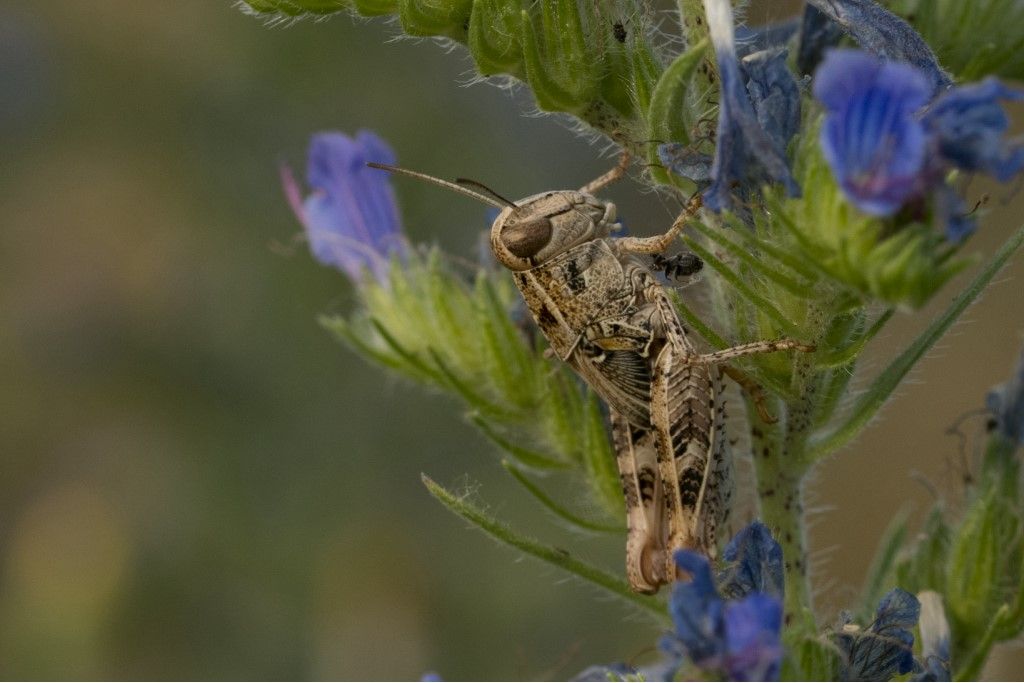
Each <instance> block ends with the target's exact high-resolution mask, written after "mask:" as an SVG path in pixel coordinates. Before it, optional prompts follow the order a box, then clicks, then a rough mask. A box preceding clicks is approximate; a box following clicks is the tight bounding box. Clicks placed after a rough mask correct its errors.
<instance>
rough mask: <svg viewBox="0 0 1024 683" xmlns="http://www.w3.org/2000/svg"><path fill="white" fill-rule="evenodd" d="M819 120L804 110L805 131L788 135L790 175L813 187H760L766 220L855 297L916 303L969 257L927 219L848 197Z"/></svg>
mask: <svg viewBox="0 0 1024 683" xmlns="http://www.w3.org/2000/svg"><path fill="white" fill-rule="evenodd" d="M820 123H821V117H820V115H819V114H818V113H812V114H810V115H809V116H808V117H806V118H805V127H806V131H805V132H804V133H803V134H802V135H801V136H800V137H799V138H798V139H797V140H796V142H795V143H794V144H795V160H796V162H795V170H794V176H795V177H796V179H797V181H798V182H799V183H800V185H801V186H802V187H809V188H814V191H813V192H806V193H804V196H803V197H801V198H792V197H786V196H784V195H783V193H782V192H781V190H780V189H779V188H766V189H765V192H764V199H765V205H766V208H767V212H765V213H764V214H763V215H762V217H761V221H762V223H763V225H764V228H765V229H767V230H768V232H769V234H771V235H774V236H775V238H776V240H779V241H780V242H781V243H785V242H786V241H788V242H790V245H791V251H792V252H794V255H796V256H797V257H798V258H799V259H800V260H801V261H803V262H804V263H805V264H808V265H811V266H812V267H814V268H815V269H817V270H819V271H820V272H821V273H822V275H825V276H826V277H827V278H828V279H830V280H832V281H834V283H835V285H836V286H837V287H840V288H842V289H845V290H847V291H848V294H849V295H852V296H851V298H852V299H853V300H854V302H856V301H857V300H859V302H861V303H867V302H870V301H880V302H884V303H886V304H889V305H893V306H897V307H901V308H904V309H917V308H919V307H921V306H922V305H924V304H925V303H926V302H927V301H929V300H930V299H931V297H932V296H934V295H935V293H936V292H937V291H938V290H939V289H940V288H941V287H942V286H943V285H944V284H945V283H946V282H948V281H949V280H950V278H952V277H953V276H954V275H956V274H957V273H959V272H961V271H962V270H963V269H964V268H966V267H967V266H969V265H970V263H971V262H970V260H969V259H963V258H957V257H956V256H955V253H954V251H953V250H952V249H951V248H950V246H949V244H948V243H947V242H946V240H945V238H944V237H943V236H942V235H941V234H940V233H939V232H938V231H936V230H935V229H934V228H933V227H932V226H930V225H925V224H922V223H914V224H909V225H897V224H896V223H895V220H896V219H892V220H890V221H886V220H883V219H880V218H875V217H872V216H868V215H865V214H863V213H861V212H860V211H859V210H858V209H857V208H856V207H855V206H853V205H852V204H851V203H850V202H849V201H847V199H846V197H845V196H844V195H843V193H842V191H841V190H840V188H839V186H838V185H837V184H836V182H835V178H834V177H833V175H832V170H831V169H830V168H829V166H828V163H827V162H826V161H825V158H824V156H823V154H822V151H821V146H820V145H819V144H818V134H817V133H818V129H819V126H820ZM787 236H788V239H787ZM801 252H802V253H801Z"/></svg>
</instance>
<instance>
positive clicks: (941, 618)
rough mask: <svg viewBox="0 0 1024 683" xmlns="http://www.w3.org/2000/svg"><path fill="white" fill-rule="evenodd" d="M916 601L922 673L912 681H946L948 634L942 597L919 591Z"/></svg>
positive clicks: (947, 672)
mask: <svg viewBox="0 0 1024 683" xmlns="http://www.w3.org/2000/svg"><path fill="white" fill-rule="evenodd" d="M917 599H918V600H919V601H920V602H921V622H920V629H921V662H922V663H923V665H924V672H922V673H921V674H919V675H917V676H915V677H914V680H916V681H948V680H950V670H949V657H950V650H949V639H950V634H949V622H948V621H946V610H945V609H944V608H943V606H942V596H941V595H939V594H938V593H936V592H935V591H921V592H920V593H918V594H917Z"/></svg>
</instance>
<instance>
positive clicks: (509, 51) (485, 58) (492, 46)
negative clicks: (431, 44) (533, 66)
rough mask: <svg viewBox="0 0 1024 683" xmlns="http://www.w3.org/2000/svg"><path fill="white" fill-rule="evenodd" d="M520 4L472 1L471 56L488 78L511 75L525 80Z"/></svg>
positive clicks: (516, 0)
mask: <svg viewBox="0 0 1024 683" xmlns="http://www.w3.org/2000/svg"><path fill="white" fill-rule="evenodd" d="M522 11H523V7H522V3H521V2H520V1H519V0H473V11H472V13H471V14H470V15H469V36H468V39H467V40H468V45H469V52H470V54H471V55H473V59H475V60H476V67H477V69H479V70H480V73H482V74H483V75H485V76H491V75H494V74H502V73H506V74H510V75H512V76H516V77H517V78H521V79H525V73H526V66H525V64H524V63H523V41H522V37H521V28H522V25H521V19H520V12H522Z"/></svg>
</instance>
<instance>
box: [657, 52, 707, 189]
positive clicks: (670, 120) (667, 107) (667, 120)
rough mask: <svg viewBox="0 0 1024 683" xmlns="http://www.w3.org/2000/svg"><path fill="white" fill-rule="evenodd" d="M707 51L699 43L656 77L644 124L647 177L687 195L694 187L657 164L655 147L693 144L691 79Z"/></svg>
mask: <svg viewBox="0 0 1024 683" xmlns="http://www.w3.org/2000/svg"><path fill="white" fill-rule="evenodd" d="M707 52H708V41H707V40H702V41H700V42H698V43H696V44H695V45H694V46H693V47H691V48H690V49H689V50H687V51H686V52H684V53H682V54H681V55H679V56H678V57H676V58H675V59H674V60H672V63H671V64H669V65H668V68H666V69H665V70H664V71H663V72H662V73H661V76H660V77H659V78H658V81H657V83H656V84H655V86H654V90H653V91H652V93H651V103H650V106H649V107H648V109H647V125H648V128H649V129H650V137H651V144H650V145H649V147H648V152H647V155H648V159H647V160H648V161H649V162H650V163H651V164H653V165H652V166H651V177H652V178H653V180H654V181H655V182H658V183H662V184H671V185H676V186H678V187H680V188H681V189H682V190H684V191H690V192H692V191H693V189H695V188H696V185H694V183H693V182H692V181H689V180H687V179H686V178H682V177H680V176H677V175H675V174H673V173H670V172H669V171H668V170H667V169H665V168H664V167H663V166H662V165H661V160H660V159H659V158H658V145H660V144H664V143H669V142H675V143H678V144H681V145H690V144H693V140H692V138H691V131H692V130H693V129H694V128H695V124H696V120H695V116H694V114H693V108H692V107H691V101H692V99H693V98H694V97H695V95H694V92H695V88H694V85H693V77H694V74H695V73H696V72H697V68H698V67H699V66H700V65H701V64H702V63H703V62H704V59H705V56H706V54H707Z"/></svg>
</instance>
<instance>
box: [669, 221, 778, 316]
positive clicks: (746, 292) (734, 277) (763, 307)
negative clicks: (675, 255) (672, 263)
mask: <svg viewBox="0 0 1024 683" xmlns="http://www.w3.org/2000/svg"><path fill="white" fill-rule="evenodd" d="M683 241H684V242H686V246H688V247H690V249H692V250H693V252H694V253H695V254H697V255H698V256H700V257H701V258H702V259H703V260H704V262H705V263H707V264H708V265H709V266H711V267H712V268H714V269H715V271H716V272H717V273H718V274H719V275H721V276H722V278H723V279H724V280H726V281H727V282H728V283H729V284H730V285H732V287H733V288H734V289H735V290H736V291H737V293H739V294H741V295H742V296H743V297H744V298H745V299H747V301H749V302H750V304H751V305H752V306H753V307H754V308H756V309H757V310H758V312H759V313H762V314H763V315H764V316H765V317H767V318H768V319H770V320H771V321H772V322H773V323H775V324H776V325H777V326H778V328H779V329H780V330H781V331H782V332H783V333H785V334H787V335H789V336H798V331H797V328H796V325H794V324H793V323H792V321H790V320H787V319H786V316H784V315H783V314H782V313H781V312H780V311H779V309H777V308H776V307H775V306H773V305H772V304H771V302H769V301H768V300H767V299H765V298H764V297H763V296H761V295H760V294H758V293H757V292H755V291H754V289H753V288H752V287H751V286H750V285H749V284H748V283H747V282H746V280H744V279H743V278H742V277H740V276H739V275H738V274H737V273H736V271H734V270H733V269H732V268H730V267H729V266H727V265H725V262H723V261H722V260H721V259H719V258H718V257H717V256H715V255H714V254H712V253H711V252H710V251H709V250H708V249H705V248H704V247H703V246H702V245H701V244H700V243H698V242H697V241H696V240H694V239H693V238H691V237H684V238H683Z"/></svg>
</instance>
